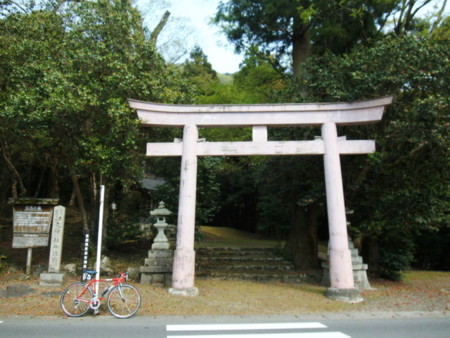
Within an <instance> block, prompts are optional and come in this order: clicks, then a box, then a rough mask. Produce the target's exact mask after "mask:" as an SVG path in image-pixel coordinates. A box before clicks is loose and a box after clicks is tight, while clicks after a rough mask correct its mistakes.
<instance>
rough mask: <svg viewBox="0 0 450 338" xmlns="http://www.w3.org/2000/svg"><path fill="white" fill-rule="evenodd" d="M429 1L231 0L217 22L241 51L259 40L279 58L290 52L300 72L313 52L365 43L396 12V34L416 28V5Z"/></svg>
mask: <svg viewBox="0 0 450 338" xmlns="http://www.w3.org/2000/svg"><path fill="white" fill-rule="evenodd" d="M430 2H431V0H424V1H416V0H388V1H384V0H383V1H380V0H371V1H367V0H365V1H363V0H356V1H354V0H351V1H328V0H319V1H317V0H315V1H312V0H296V1H291V0H282V1H279V0H277V1H275V0H251V1H249V0H231V1H227V2H221V3H220V5H219V7H218V11H217V14H216V16H215V22H216V23H217V24H221V25H222V28H223V30H224V32H225V33H226V34H227V36H228V39H229V40H230V41H231V42H232V43H233V44H234V45H235V47H236V50H237V51H238V52H241V51H244V50H246V49H248V48H249V47H250V46H253V45H257V46H259V47H260V48H261V50H262V52H263V54H266V55H275V56H276V59H277V60H279V63H280V64H283V62H282V61H283V60H286V58H287V59H288V60H289V61H287V63H288V65H290V66H291V67H292V69H293V73H294V74H295V75H296V76H297V77H298V76H300V75H301V74H302V69H303V64H304V62H305V61H306V60H307V58H308V57H309V56H310V55H311V54H312V53H323V52H325V51H332V52H333V53H343V52H348V51H350V50H351V48H352V47H353V46H354V45H355V44H359V43H366V44H367V43H368V42H370V41H371V40H373V39H378V38H380V37H382V36H383V33H382V32H383V30H384V29H385V28H387V27H388V25H390V24H391V22H392V21H391V20H392V19H394V18H396V19H395V21H394V24H393V25H391V26H392V27H391V29H392V30H393V31H394V32H395V33H396V34H402V33H404V32H406V31H408V30H410V29H412V28H413V27H414V22H415V21H414V20H415V18H416V16H417V12H418V10H419V9H421V8H422V7H423V6H425V5H427V4H429V3H430ZM284 64H286V62H284Z"/></svg>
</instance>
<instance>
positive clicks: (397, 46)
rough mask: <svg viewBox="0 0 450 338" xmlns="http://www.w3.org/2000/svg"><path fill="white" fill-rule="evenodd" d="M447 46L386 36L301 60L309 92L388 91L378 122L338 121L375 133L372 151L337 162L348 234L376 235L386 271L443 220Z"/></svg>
mask: <svg viewBox="0 0 450 338" xmlns="http://www.w3.org/2000/svg"><path fill="white" fill-rule="evenodd" d="M448 46H449V44H448V41H446V42H445V43H442V41H435V40H431V39H427V38H417V37H414V36H406V37H400V38H395V37H392V38H388V39H385V40H383V41H380V42H379V43H377V44H376V45H375V46H374V47H373V48H357V49H355V51H353V52H352V53H350V54H347V55H344V56H341V57H338V56H333V55H331V54H328V55H326V56H324V57H322V58H317V59H313V60H311V63H310V64H309V66H308V74H309V77H308V78H307V79H306V83H307V85H308V90H309V92H310V93H311V97H310V98H309V99H311V100H313V99H315V100H320V101H354V100H358V99H362V98H372V97H380V96H383V95H394V96H395V99H394V103H393V104H392V106H390V107H389V108H388V110H387V112H386V114H385V116H384V118H383V122H382V123H381V124H378V125H375V126H373V127H359V128H356V129H354V127H353V128H352V129H348V130H346V129H344V132H347V133H348V134H347V135H348V136H349V137H352V138H368V139H376V142H377V152H376V153H375V154H373V155H371V156H369V157H368V158H359V159H354V160H348V159H345V160H344V164H343V165H344V166H345V167H344V174H345V178H344V180H345V182H346V191H347V192H348V196H346V200H347V204H348V205H349V207H351V208H354V209H355V215H354V216H353V219H354V223H355V227H356V228H354V229H353V231H354V235H355V236H358V235H361V236H362V237H363V238H365V237H366V238H368V240H370V238H372V239H374V238H375V239H377V240H378V243H379V245H380V251H379V256H378V258H377V259H376V261H378V262H379V264H380V270H381V271H382V272H383V273H384V274H385V275H387V276H390V277H392V278H398V277H399V276H400V275H399V274H398V272H399V271H400V270H402V269H404V268H405V267H406V266H407V264H409V263H411V259H412V257H413V255H412V254H413V248H414V243H413V242H412V240H413V235H414V234H417V233H421V232H424V231H430V230H435V231H438V230H439V229H442V228H443V227H448V224H450V222H449V214H448V207H449V203H450V186H449V185H448V182H450V176H449V172H450V170H449V169H450V167H449V166H450V162H449V157H450V153H449V150H450V138H449V135H450V134H449V133H448V130H449V125H450V120H449V118H450V107H449V103H450V102H449V97H450V92H449V87H448V85H447V78H448V76H449V75H450V66H449V64H450V63H449V60H450V49H449V48H448ZM356 224H357V225H356ZM396 241H397V242H396ZM372 243H373V242H372ZM396 243H397V244H396ZM402 243H403V244H402ZM381 248H382V249H383V250H381ZM393 250H397V251H398V252H396V251H393ZM395 252H396V253H395ZM394 253H395V254H394ZM393 257H397V258H398V259H397V258H396V259H393ZM402 258H403V260H401V259H402ZM399 261H401V262H402V263H401V264H398V262H399ZM374 263H375V262H374Z"/></svg>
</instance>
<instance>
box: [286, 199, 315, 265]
mask: <svg viewBox="0 0 450 338" xmlns="http://www.w3.org/2000/svg"><path fill="white" fill-rule="evenodd" d="M317 237H318V236H317V208H316V207H315V206H312V207H310V208H309V209H308V210H305V208H304V207H300V206H296V207H295V211H294V217H293V220H292V228H291V232H290V234H289V238H288V241H287V242H286V246H285V250H286V251H287V252H288V253H289V254H291V255H292V256H293V258H294V265H295V267H296V268H298V269H314V268H317V266H318V262H319V260H318V257H317V250H318V249H317V242H318V240H317Z"/></svg>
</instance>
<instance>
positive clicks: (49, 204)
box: [10, 199, 58, 248]
mask: <svg viewBox="0 0 450 338" xmlns="http://www.w3.org/2000/svg"><path fill="white" fill-rule="evenodd" d="M11 202H12V203H13V220H14V223H13V243H12V247H13V248H36V247H41V246H48V242H49V232H50V225H51V222H52V217H53V208H54V206H55V204H56V203H57V202H58V200H55V199H15V200H13V201H11ZM11 202H10V203H11Z"/></svg>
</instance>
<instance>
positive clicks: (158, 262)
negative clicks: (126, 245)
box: [140, 202, 173, 286]
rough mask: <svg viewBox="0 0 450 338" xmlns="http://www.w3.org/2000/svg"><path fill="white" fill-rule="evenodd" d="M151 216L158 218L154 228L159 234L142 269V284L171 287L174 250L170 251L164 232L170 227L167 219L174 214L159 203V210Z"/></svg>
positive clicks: (153, 211) (151, 213) (162, 203)
mask: <svg viewBox="0 0 450 338" xmlns="http://www.w3.org/2000/svg"><path fill="white" fill-rule="evenodd" d="M150 215H151V216H155V217H156V223H155V224H154V226H155V228H156V229H157V230H158V233H157V235H156V237H155V239H154V240H153V244H152V248H151V250H149V251H148V257H147V258H146V259H145V261H144V266H141V268H140V271H141V283H142V284H153V285H157V286H169V285H171V283H172V270H173V250H171V249H170V243H169V241H168V240H167V237H166V234H165V233H164V230H165V229H166V228H167V227H168V226H169V225H168V224H167V222H166V217H167V216H169V215H172V212H171V211H170V210H168V209H166V207H165V205H164V202H159V206H158V208H156V209H155V210H152V211H150Z"/></svg>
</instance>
